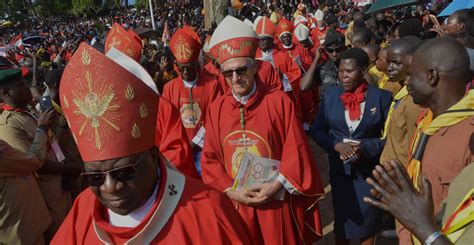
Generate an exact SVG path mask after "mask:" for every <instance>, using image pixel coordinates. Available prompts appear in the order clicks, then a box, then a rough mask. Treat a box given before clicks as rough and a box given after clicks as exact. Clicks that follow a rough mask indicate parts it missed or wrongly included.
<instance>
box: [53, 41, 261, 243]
mask: <svg viewBox="0 0 474 245" xmlns="http://www.w3.org/2000/svg"><path fill="white" fill-rule="evenodd" d="M117 52H119V51H117ZM125 56H126V55H125V54H122V55H119V56H117V57H119V58H122V59H123V58H124V57H125ZM60 98H61V104H62V105H63V111H64V114H65V116H66V118H67V120H68V123H69V125H70V128H71V131H72V134H73V135H74V138H75V141H76V143H77V146H78V149H79V151H80V153H81V157H82V159H83V160H84V162H85V164H84V169H85V170H84V173H83V174H82V176H83V178H84V180H85V181H87V183H88V184H89V185H90V188H88V189H86V190H85V191H84V192H82V193H81V194H80V195H79V196H78V198H77V199H76V201H75V203H74V206H73V208H72V210H71V212H70V213H69V215H68V216H67V218H66V220H65V222H64V223H63V225H62V226H61V228H60V229H59V231H58V232H57V233H56V236H55V237H54V239H53V241H52V243H51V244H100V243H107V244H158V243H160V244H188V243H191V242H192V243H197V244H252V240H251V239H250V238H249V236H248V233H247V231H246V228H245V227H244V225H243V224H242V223H241V220H240V218H239V216H238V214H237V213H236V211H235V209H234V208H233V207H232V204H231V203H230V202H229V201H228V200H226V199H225V197H224V196H223V195H222V194H221V193H219V192H217V191H215V190H213V189H210V188H209V187H207V186H205V185H204V184H202V183H201V182H199V181H197V180H193V179H191V178H188V177H185V176H184V175H182V174H181V173H180V172H178V171H177V170H176V169H175V168H174V167H172V165H171V164H170V163H169V162H168V161H167V160H166V159H165V158H164V157H162V156H161V154H160V153H159V152H158V149H157V147H156V146H155V133H156V130H155V125H156V121H157V114H158V112H157V110H156V109H155V108H158V101H159V95H158V94H157V93H156V92H155V91H153V90H152V89H150V88H149V87H148V86H147V85H146V84H145V83H144V82H143V81H142V80H140V79H139V78H137V77H136V76H134V75H133V74H132V73H130V72H129V71H128V70H126V69H125V68H123V67H122V66H121V65H119V63H116V62H115V60H113V59H111V58H109V57H107V56H105V55H103V54H101V53H99V52H98V51H96V50H95V49H93V48H92V47H90V46H89V45H87V44H85V43H83V44H81V46H80V47H79V49H78V50H77V52H76V53H75V54H74V56H73V57H72V58H71V61H70V62H69V64H68V65H67V66H66V68H65V71H64V75H63V78H62V81H61V87H60Z"/></svg>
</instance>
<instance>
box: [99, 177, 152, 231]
mask: <svg viewBox="0 0 474 245" xmlns="http://www.w3.org/2000/svg"><path fill="white" fill-rule="evenodd" d="M157 176H160V169H158V175H157ZM159 185H160V184H159V179H158V180H157V182H156V186H155V190H154V191H153V194H151V196H150V197H149V198H148V200H147V201H146V202H145V204H143V206H141V207H140V208H138V209H135V210H134V211H132V212H131V213H129V214H127V215H120V214H117V213H114V211H112V210H110V209H107V211H108V213H109V223H110V224H111V225H113V226H116V227H129V228H134V227H136V226H137V225H139V224H140V223H141V222H142V221H143V219H144V218H145V217H146V216H147V214H148V213H149V212H150V211H151V209H152V208H153V204H154V203H155V201H156V194H157V192H158V187H159Z"/></svg>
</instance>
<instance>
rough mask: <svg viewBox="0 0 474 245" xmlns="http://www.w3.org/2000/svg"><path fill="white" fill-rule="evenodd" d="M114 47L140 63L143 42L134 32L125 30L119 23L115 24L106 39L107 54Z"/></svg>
mask: <svg viewBox="0 0 474 245" xmlns="http://www.w3.org/2000/svg"><path fill="white" fill-rule="evenodd" d="M112 47H114V48H116V49H118V50H119V51H121V52H122V53H124V54H126V55H128V56H130V57H132V58H133V59H134V60H136V61H137V62H140V56H141V54H142V40H141V38H140V37H139V36H138V35H137V34H136V33H135V32H134V31H132V30H128V31H127V30H125V29H124V28H123V27H122V26H121V25H119V24H118V23H114V25H113V26H112V29H110V31H109V33H107V37H106V38H105V53H106V54H107V52H109V50H110V49H111V48H112Z"/></svg>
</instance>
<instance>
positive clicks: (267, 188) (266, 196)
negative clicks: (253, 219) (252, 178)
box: [226, 180, 283, 206]
mask: <svg viewBox="0 0 474 245" xmlns="http://www.w3.org/2000/svg"><path fill="white" fill-rule="evenodd" d="M282 187H283V185H282V184H281V183H280V181H278V180H274V181H273V182H270V183H263V184H255V185H253V186H251V187H250V188H248V189H235V190H228V191H226V194H227V196H228V197H229V198H230V199H232V200H234V201H237V202H239V203H242V204H244V205H246V206H259V205H262V204H264V203H266V202H268V201H270V200H272V199H273V196H274V195H275V194H276V193H277V192H278V191H279V190H280V189H281V188H282Z"/></svg>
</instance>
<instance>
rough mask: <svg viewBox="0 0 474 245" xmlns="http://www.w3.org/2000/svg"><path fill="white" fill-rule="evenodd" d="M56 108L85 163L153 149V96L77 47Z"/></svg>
mask: <svg viewBox="0 0 474 245" xmlns="http://www.w3.org/2000/svg"><path fill="white" fill-rule="evenodd" d="M59 94H60V99H61V105H62V109H63V111H64V114H65V116H66V119H67V121H68V123H69V126H70V128H71V132H72V134H73V136H74V140H75V141H76V144H77V146H78V148H79V152H80V153H81V156H82V159H83V160H84V161H85V162H92V161H102V160H108V159H114V158H120V157H125V156H129V155H133V154H136V153H140V152H143V151H146V150H148V149H151V148H152V147H154V145H155V128H156V118H157V110H156V108H158V95H157V94H156V93H155V92H154V91H153V90H151V89H150V88H149V87H148V86H147V85H146V84H145V83H144V82H143V81H141V80H140V79H138V78H137V77H136V76H135V75H133V74H132V73H130V72H128V71H127V70H126V69H124V68H122V66H120V65H118V64H117V63H115V62H114V61H113V60H111V59H109V58H108V57H107V56H105V55H103V54H101V53H100V52H98V51H97V50H95V49H94V48H92V47H90V46H89V45H87V44H85V43H82V44H81V45H80V46H79V49H78V50H77V51H76V53H75V54H74V55H73V56H72V58H71V60H70V61H69V63H68V65H67V66H66V68H65V70H64V74H63V76H62V78H61V85H60V88H59Z"/></svg>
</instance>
